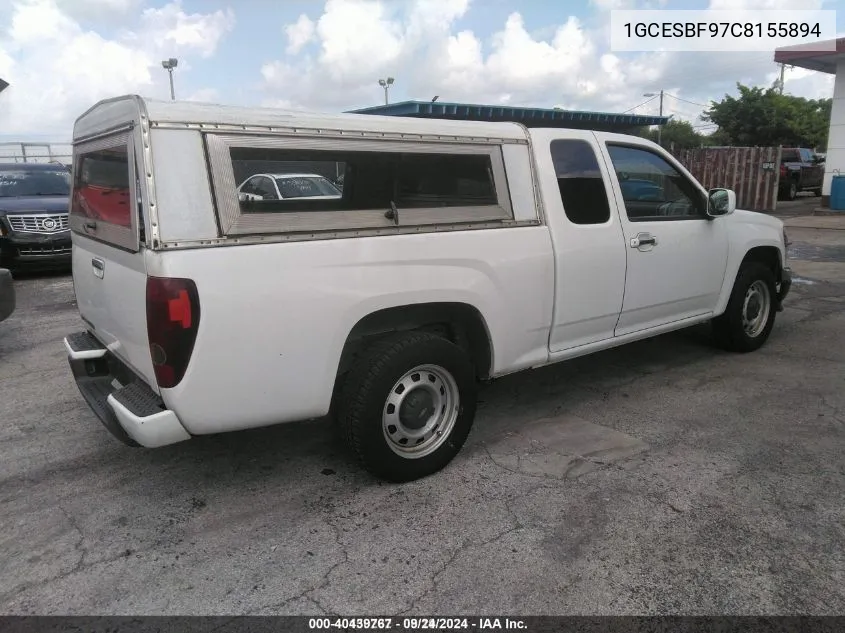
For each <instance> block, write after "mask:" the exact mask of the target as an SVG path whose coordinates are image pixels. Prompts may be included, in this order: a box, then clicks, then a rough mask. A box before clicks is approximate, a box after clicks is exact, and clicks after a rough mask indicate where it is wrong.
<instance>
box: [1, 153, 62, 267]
mask: <svg viewBox="0 0 845 633" xmlns="http://www.w3.org/2000/svg"><path fill="white" fill-rule="evenodd" d="M69 194H70V173H69V172H68V169H67V168H66V167H64V166H63V165H58V164H53V163H7V164H0V266H3V267H6V268H18V267H22V266H29V267H32V266H63V267H69V266H70V262H71V237H70V225H69V220H68V202H69V198H68V197H69Z"/></svg>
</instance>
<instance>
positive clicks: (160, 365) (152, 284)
mask: <svg viewBox="0 0 845 633" xmlns="http://www.w3.org/2000/svg"><path fill="white" fill-rule="evenodd" d="M199 321H200V302H199V295H198V294H197V286H196V284H195V283H194V282H193V281H192V280H190V279H176V278H170V277H167V278H165V277H147V338H148V340H149V343H150V357H151V358H152V361H153V369H154V371H155V376H156V382H158V386H159V387H162V388H169V387H175V386H176V385H178V384H179V382H180V381H181V380H182V377H183V376H184V375H185V370H186V369H187V368H188V362H189V361H190V360H191V354H192V353H193V351H194V342H195V341H196V339H197V330H198V329H199Z"/></svg>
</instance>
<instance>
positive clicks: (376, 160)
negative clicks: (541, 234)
mask: <svg viewBox="0 0 845 633" xmlns="http://www.w3.org/2000/svg"><path fill="white" fill-rule="evenodd" d="M206 147H207V151H208V154H209V163H210V165H211V172H212V181H213V188H214V194H215V198H216V202H217V209H218V213H219V216H220V226H221V228H222V230H223V233H224V235H232V234H235V235H237V234H251V233H297V232H318V231H330V232H335V231H345V230H356V231H357V230H366V229H387V230H389V229H391V228H392V227H400V228H402V227H418V228H419V229H420V230H425V228H424V227H426V226H431V227H433V226H435V225H436V226H438V227H442V226H443V225H447V226H448V225H450V224H462V225H464V224H467V223H470V224H471V223H479V222H480V223H489V222H502V221H507V220H511V219H513V211H512V209H511V202H510V195H509V191H508V186H507V179H506V176H505V168H504V161H503V158H502V151H501V148H500V147H499V146H498V145H480V144H478V145H476V144H470V143H467V144H463V143H414V142H403V141H387V140H386V141H370V140H360V139H337V138H334V139H314V138H298V137H286V136H277V137H270V136H257V135H252V136H251V135H221V134H207V135H206Z"/></svg>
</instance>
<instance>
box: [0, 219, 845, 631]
mask: <svg viewBox="0 0 845 633" xmlns="http://www.w3.org/2000/svg"><path fill="white" fill-rule="evenodd" d="M789 235H790V238H791V239H792V240H793V242H795V244H794V247H793V251H794V252H795V253H796V254H797V255H798V256H801V257H807V259H806V260H801V261H794V262H792V265H793V268H794V269H795V271H796V274H797V275H798V276H799V282H798V283H796V284H795V286H794V289H793V293H792V294H791V296H790V297H789V299H788V302H787V304H788V307H787V308H786V310H785V311H784V312H782V313H780V314H778V317H777V324H776V326H775V329H774V332H773V335H772V337H771V339H770V341H769V343H768V344H767V345H766V346H765V347H764V348H763V349H762V350H760V351H759V352H756V353H753V354H748V355H733V354H728V353H724V352H721V351H718V350H716V349H714V348H712V347H711V346H710V345H709V338H708V331H707V329H706V328H696V329H692V330H688V331H685V332H680V333H676V334H671V335H667V336H663V337H660V338H658V339H654V340H650V341H642V342H640V343H635V344H632V345H628V346H625V347H621V348H618V349H615V350H611V351H608V352H604V353H601V354H598V355H594V356H590V357H585V358H580V359H576V360H573V361H570V362H567V363H564V364H561V365H557V366H554V367H550V368H545V369H542V370H538V371H533V372H525V373H521V374H517V375H513V376H509V377H506V378H503V379H501V380H500V381H497V382H495V383H494V384H492V385H489V386H486V387H484V389H483V390H482V393H481V400H482V402H481V404H480V407H479V413H478V418H477V421H476V424H475V427H474V429H473V431H472V433H471V435H470V438H469V440H468V442H467V444H466V446H465V448H464V450H463V451H462V452H461V453H460V455H459V456H458V457H457V458H456V460H455V461H454V462H453V463H452V464H451V465H450V466H449V467H448V468H447V469H446V470H444V471H443V472H441V473H440V474H438V475H436V476H434V477H430V478H428V479H425V480H422V481H418V482H414V483H412V484H406V485H401V486H399V485H390V484H384V483H380V482H377V481H375V480H373V479H372V478H370V477H369V476H368V475H366V474H365V473H363V472H362V471H361V470H360V469H359V468H358V467H357V465H356V464H355V463H354V462H353V461H352V460H351V458H350V456H349V454H348V453H347V451H346V449H345V448H344V446H343V445H342V443H341V442H340V440H338V439H336V437H335V435H334V433H333V430H332V428H331V426H330V425H329V424H328V423H326V422H325V421H311V422H302V423H297V424H291V425H286V426H281V427H277V428H272V429H262V430H255V431H247V432H243V433H238V434H228V435H220V436H217V437H205V438H197V439H194V440H191V441H190V442H185V443H181V444H177V445H174V446H171V447H166V448H162V449H157V450H143V449H131V448H128V447H125V446H123V445H122V444H120V443H118V442H117V441H116V440H114V439H112V438H111V436H110V435H108V433H107V432H106V431H105V429H103V428H102V427H101V425H100V424H99V422H98V421H97V420H96V419H95V417H94V416H93V414H92V413H91V412H90V411H89V410H88V408H87V407H86V405H85V404H84V403H83V401H82V398H81V396H80V395H79V393H78V392H77V390H76V386H75V385H74V383H73V380H72V377H71V375H70V372H69V370H68V368H67V365H66V361H65V352H64V349H63V346H62V344H61V339H62V336H64V335H65V334H66V333H68V332H71V331H75V330H77V329H79V328H81V326H82V324H81V322H80V320H79V318H78V316H77V313H76V307H75V305H74V303H73V288H72V284H71V281H70V278H69V277H67V276H63V275H37V276H29V277H26V278H23V279H19V280H18V281H17V282H16V288H17V291H18V310H17V312H16V313H15V314H14V315H13V316H12V317H11V318H10V319H9V320H7V321H5V322H3V323H2V324H0V384H2V390H0V395H2V404H0V421H2V423H0V451H2V454H0V612H2V613H6V614H117V615H138V614H209V615H212V614H213V615H229V614H232V615H234V614H322V613H334V614H344V615H373V614H381V615H391V614H443V615H450V614H479V613H481V614H490V613H496V614H501V615H510V614H513V615H528V614H531V615H536V614H680V613H682V614H798V613H800V614H837V613H842V612H843V611H845V556H843V546H842V544H843V543H845V505H843V502H842V501H843V499H845V468H843V461H842V455H843V454H845V425H843V420H845V389H843V386H845V339H843V336H842V332H843V331H845V262H843V261H842V253H843V246H845V231H819V230H815V229H807V228H800V227H799V228H793V229H790V231H789Z"/></svg>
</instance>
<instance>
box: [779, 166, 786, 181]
mask: <svg viewBox="0 0 845 633" xmlns="http://www.w3.org/2000/svg"><path fill="white" fill-rule="evenodd" d="M780 177H781V178H785V177H786V165H781V166H780Z"/></svg>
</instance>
